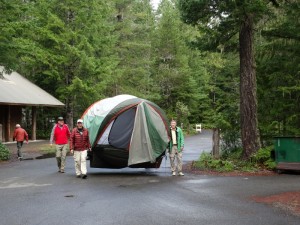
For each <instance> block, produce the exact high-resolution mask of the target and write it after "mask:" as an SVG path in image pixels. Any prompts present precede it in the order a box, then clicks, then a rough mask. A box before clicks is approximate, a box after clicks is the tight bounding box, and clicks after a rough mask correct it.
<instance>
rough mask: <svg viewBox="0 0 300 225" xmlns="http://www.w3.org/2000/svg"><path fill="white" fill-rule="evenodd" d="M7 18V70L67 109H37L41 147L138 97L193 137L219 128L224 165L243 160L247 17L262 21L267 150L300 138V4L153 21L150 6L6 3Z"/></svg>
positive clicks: (138, 0) (221, 7)
mask: <svg viewBox="0 0 300 225" xmlns="http://www.w3.org/2000/svg"><path fill="white" fill-rule="evenodd" d="M274 2H278V3H280V4H278V5H277V6H276V7H273V6H274ZM0 10H1V14H0V30H1V32H0V65H4V66H5V68H6V69H7V70H11V69H15V70H17V71H18V72H19V73H21V74H22V75H24V76H26V77H27V78H28V79H30V80H31V81H33V82H34V83H35V84H37V85H38V86H40V87H41V88H43V89H44V90H46V91H47V92H49V93H50V94H52V95H53V96H55V97H57V98H59V99H60V100H61V101H62V102H63V103H65V104H66V106H65V108H60V109H49V108H48V109H43V108H38V109H37V119H38V122H37V129H38V133H37V135H38V138H49V135H50V134H49V133H50V132H51V129H52V123H53V118H55V117H57V116H58V115H63V116H66V115H68V117H74V118H78V117H80V116H81V114H82V113H83V112H84V110H85V109H86V108H87V107H88V106H89V105H90V104H92V103H93V102H95V101H97V100H99V99H101V98H104V97H111V96H114V95H117V94H132V95H136V96H138V97H142V98H146V99H149V100H152V101H154V102H156V103H157V104H158V105H159V106H161V107H162V108H163V109H164V110H165V111H166V113H167V115H168V117H169V118H170V119H171V118H176V119H177V120H178V123H179V124H181V123H183V124H184V129H185V131H186V133H191V131H188V129H189V128H191V125H190V124H194V123H202V125H203V127H205V128H220V129H221V138H222V142H221V144H222V145H221V147H222V152H223V156H222V157H223V159H227V158H229V160H231V159H230V158H232V157H233V158H238V157H239V154H240V153H241V152H242V150H241V136H240V129H241V126H240V115H239V114H240V111H239V108H240V91H239V87H240V78H239V55H238V50H239V47H238V39H239V36H238V31H239V28H240V25H241V22H242V21H243V20H244V19H245V15H247V14H254V15H255V20H254V23H255V30H256V35H255V43H254V44H255V45H254V46H255V52H256V60H255V61H256V66H257V67H256V68H257V97H258V107H259V108H258V117H259V118H258V121H259V131H260V134H261V136H262V138H263V140H262V143H263V146H268V145H269V144H271V142H270V140H272V137H273V136H275V135H299V134H300V105H299V104H298V102H299V98H300V88H299V86H300V73H299V65H300V63H299V62H300V58H299V56H300V54H299V53H300V43H299V40H300V39H299V37H300V33H299V32H300V30H299V26H300V24H299V20H298V19H295V18H297V16H298V15H299V14H300V8H299V3H298V2H297V1H289V2H285V1H264V0H255V1H251V4H250V3H247V2H245V1H213V0H203V1H202V0H201V1H199V0H197V1H196V0H180V1H176V0H163V1H161V4H160V6H159V9H158V10H157V11H156V12H154V11H153V10H152V9H151V6H150V3H149V1H147V0H133V1H129V0H112V1H108V0H103V1H97V0H90V1H79V0H64V1H60V0H53V1H48V0H40V1H33V0H28V1H20V0H0ZM180 18H182V19H183V21H184V22H187V23H191V24H194V25H195V26H190V25H187V24H185V23H183V22H182V20H180ZM27 111H28V113H30V110H27ZM27 111H26V113H27ZM69 119H70V120H72V118H69ZM26 124H27V125H28V128H29V127H30V123H29V120H28V122H27V123H26ZM29 130H30V129H29ZM233 155H235V156H233ZM223 159H222V160H223ZM251 160H252V161H253V162H250V164H251V163H255V162H256V159H254V158H252V159H251ZM259 163H261V162H259ZM215 164H216V165H221V164H222V165H223V164H224V163H223V162H222V163H221V162H216V163H215ZM264 164H268V165H266V166H268V167H272V164H273V162H272V161H268V160H266V161H264ZM216 167H217V166H216ZM238 167H243V166H242V165H241V166H240V165H238ZM250 167H251V166H250ZM247 168H248V165H245V169H246V170H247Z"/></svg>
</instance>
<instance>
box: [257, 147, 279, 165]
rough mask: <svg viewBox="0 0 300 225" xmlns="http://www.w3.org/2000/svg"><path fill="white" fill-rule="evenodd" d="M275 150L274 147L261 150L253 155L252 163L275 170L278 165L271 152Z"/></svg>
mask: <svg viewBox="0 0 300 225" xmlns="http://www.w3.org/2000/svg"><path fill="white" fill-rule="evenodd" d="M273 150H274V149H273V146H268V147H265V148H261V149H259V150H258V151H257V152H256V153H255V154H254V155H252V157H251V161H252V162H253V163H255V164H257V165H263V166H265V167H266V168H267V169H274V168H275V167H276V163H275V161H274V160H273V159H272V157H271V152H272V151H273Z"/></svg>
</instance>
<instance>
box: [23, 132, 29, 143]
mask: <svg viewBox="0 0 300 225" xmlns="http://www.w3.org/2000/svg"><path fill="white" fill-rule="evenodd" d="M24 136H25V139H26V142H27V144H28V134H27V132H26V130H24Z"/></svg>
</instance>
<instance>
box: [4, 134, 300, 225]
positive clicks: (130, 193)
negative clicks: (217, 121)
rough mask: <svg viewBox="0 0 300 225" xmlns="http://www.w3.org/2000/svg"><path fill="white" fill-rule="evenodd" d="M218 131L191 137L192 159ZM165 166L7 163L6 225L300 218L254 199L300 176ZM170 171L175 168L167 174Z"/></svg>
mask: <svg viewBox="0 0 300 225" xmlns="http://www.w3.org/2000/svg"><path fill="white" fill-rule="evenodd" d="M210 148H211V134H210V133H203V134H200V135H197V136H193V137H189V138H187V139H186V149H185V161H187V160H194V159H197V158H198V157H199V154H200V153H201V152H202V151H203V150H210ZM164 166H165V164H164V163H163V164H162V168H160V169H158V170H144V169H121V170H108V169H107V170H103V169H89V177H88V179H87V180H82V179H78V178H75V175H74V166H73V160H72V158H71V157H68V159H67V168H66V173H65V174H59V173H57V172H56V166H55V159H53V158H51V159H42V160H26V161H22V162H16V163H13V164H10V165H7V164H5V165H1V166H0V224H1V225H48V224H49V225H56V224H57V225H73V224H74V225H78V224H86V225H94V224H100V225H102V224H103V225H160V224H161V225H169V224H170V225H176V224H177V225H181V224H187V225H194V224H195V225H201V224H203V225H204V224H205V225H218V224H222V225H233V224H237V225H239V224H241V225H253V224H255V225H268V224H273V225H289V224H295V225H296V224H297V225H298V224H300V217H296V216H293V215H291V214H289V213H286V212H284V211H282V210H280V209H278V208H274V207H270V206H268V205H264V204H261V203H255V202H254V201H252V200H251V197H252V196H266V195H271V194H276V193H281V192H285V191H299V190H300V177H299V176H297V175H286V174H284V175H280V176H273V177H217V176H204V175H192V174H186V176H184V177H172V176H170V173H169V166H168V164H166V167H167V168H164ZM166 171H167V172H166Z"/></svg>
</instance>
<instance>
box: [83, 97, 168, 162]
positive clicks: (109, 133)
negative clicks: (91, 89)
mask: <svg viewBox="0 0 300 225" xmlns="http://www.w3.org/2000/svg"><path fill="white" fill-rule="evenodd" d="M82 119H83V123H84V126H85V127H86V128H87V129H88V130H89V136H90V141H91V145H92V152H91V153H90V156H91V159H90V166H91V167H96V168H123V167H133V168H158V167H159V166H160V164H161V161H162V157H163V156H164V153H165V150H166V148H167V145H168V142H169V139H170V134H169V128H168V121H167V118H166V115H165V113H164V112H163V110H162V109H161V108H160V107H159V106H157V105H156V104H154V103H152V102H150V101H148V100H145V99H141V98H137V97H135V96H132V95H118V96H115V97H112V98H106V99H103V100H100V101H98V102H95V103H94V104H92V105H91V106H90V107H89V108H88V109H87V110H86V111H85V112H84V114H83V115H82Z"/></svg>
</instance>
